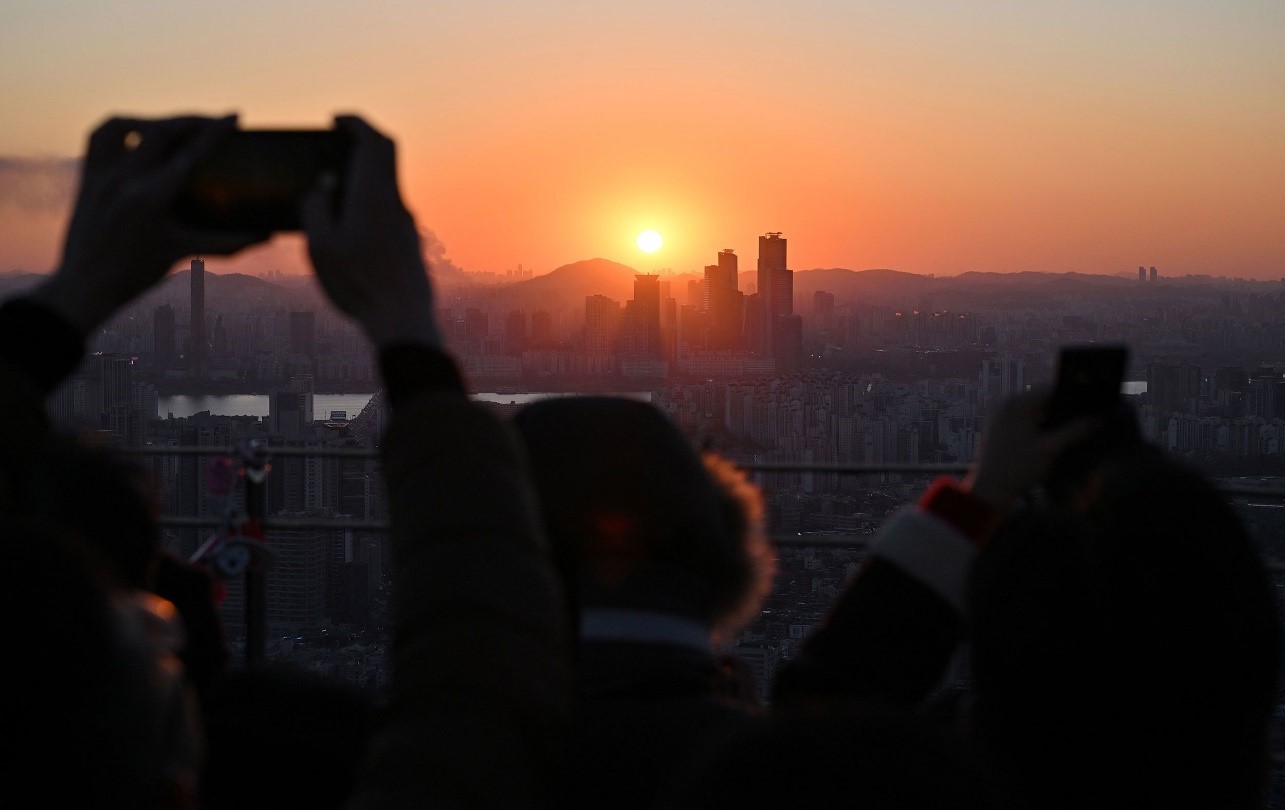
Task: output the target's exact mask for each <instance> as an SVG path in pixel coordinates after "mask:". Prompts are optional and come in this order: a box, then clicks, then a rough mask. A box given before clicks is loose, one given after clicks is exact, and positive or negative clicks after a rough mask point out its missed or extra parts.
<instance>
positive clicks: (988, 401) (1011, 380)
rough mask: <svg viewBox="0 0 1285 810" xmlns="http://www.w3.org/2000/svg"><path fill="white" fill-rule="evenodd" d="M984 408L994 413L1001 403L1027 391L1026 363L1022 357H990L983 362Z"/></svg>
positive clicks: (982, 389) (982, 391) (982, 386)
mask: <svg viewBox="0 0 1285 810" xmlns="http://www.w3.org/2000/svg"><path fill="white" fill-rule="evenodd" d="M980 382H981V395H982V407H983V408H984V409H985V410H987V411H988V412H991V413H993V409H994V408H995V406H997V405H998V404H999V403H1000V402H1001V401H1003V400H1005V399H1008V398H1009V397H1011V396H1014V395H1016V394H1020V393H1022V392H1023V391H1025V390H1026V361H1025V360H1023V359H1022V358H1020V357H1012V356H1002V357H988V358H986V359H985V360H983V361H982V374H981V381H980Z"/></svg>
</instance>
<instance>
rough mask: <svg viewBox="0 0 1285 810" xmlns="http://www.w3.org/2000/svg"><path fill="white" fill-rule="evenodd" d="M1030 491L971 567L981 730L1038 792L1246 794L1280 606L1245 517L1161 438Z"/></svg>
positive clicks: (1169, 802)
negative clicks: (1056, 498)
mask: <svg viewBox="0 0 1285 810" xmlns="http://www.w3.org/2000/svg"><path fill="white" fill-rule="evenodd" d="M1089 487H1090V490H1091V492H1092V497H1093V500H1092V501H1091V502H1090V503H1089V504H1088V505H1087V506H1086V507H1085V508H1084V509H1082V510H1079V511H1072V510H1070V509H1069V508H1066V507H1064V506H1048V507H1041V508H1032V509H1030V510H1028V511H1026V512H1025V513H1022V514H1020V515H1018V516H1015V517H1014V518H1013V519H1011V520H1010V521H1009V522H1008V523H1007V524H1006V526H1005V527H1003V528H1002V529H1001V531H1000V532H999V533H998V534H997V536H996V537H995V538H994V539H993V540H992V541H991V543H990V544H989V545H988V546H987V548H986V550H985V551H984V552H983V553H982V555H981V556H980V557H979V559H978V562H977V565H976V567H975V571H974V577H973V581H972V583H971V595H970V599H971V615H972V621H973V625H974V627H973V644H972V656H973V666H974V674H975V677H976V694H977V701H976V706H975V708H976V714H975V721H976V726H977V732H978V733H979V735H980V737H981V739H982V741H983V742H984V743H986V744H987V745H988V747H989V748H990V749H991V750H993V751H994V752H995V754H996V756H997V757H998V759H999V760H1000V761H1001V762H1002V763H1004V765H1005V766H1006V767H1007V768H1008V770H1009V771H1010V772H1011V773H1012V774H1013V776H1014V778H1015V781H1016V782H1017V783H1018V784H1019V785H1021V786H1022V787H1023V788H1024V790H1025V792H1026V794H1027V798H1028V799H1031V800H1034V801H1035V803H1036V804H1038V805H1041V806H1054V805H1061V806H1076V807H1079V806H1103V805H1111V806H1143V805H1146V806H1204V807H1212V806H1232V807H1248V806H1254V805H1256V804H1257V802H1258V799H1259V795H1260V793H1259V791H1260V790H1261V787H1262V784H1263V783H1262V779H1263V777H1264V776H1265V773H1266V771H1265V764H1266V760H1265V754H1266V744H1267V729H1268V723H1269V720H1270V717H1271V710H1272V706H1273V704H1274V702H1275V694H1276V688H1277V676H1278V669H1279V660H1278V659H1279V644H1280V632H1279V619H1278V614H1277V607H1276V604H1275V600H1274V597H1273V593H1272V589H1271V585H1270V582H1269V580H1268V576H1267V573H1266V570H1265V568H1264V566H1263V564H1262V560H1261V559H1260V557H1259V555H1258V552H1257V550H1256V549H1255V548H1254V546H1253V544H1252V543H1251V541H1250V539H1249V537H1248V535H1247V534H1246V532H1245V529H1244V527H1243V526H1242V524H1241V522H1240V521H1239V520H1238V519H1237V517H1236V515H1235V514H1234V513H1233V512H1232V511H1231V509H1230V507H1228V505H1227V504H1226V503H1225V502H1224V501H1223V499H1222V498H1221V497H1220V496H1219V494H1218V493H1217V492H1216V491H1214V490H1213V488H1212V487H1211V486H1210V485H1209V484H1208V483H1207V482H1206V481H1205V480H1203V479H1202V478H1201V477H1200V476H1199V475H1197V474H1195V473H1193V472H1190V471H1188V470H1186V469H1184V468H1181V467H1179V466H1178V465H1176V464H1175V463H1174V462H1173V461H1171V460H1169V459H1166V458H1164V457H1163V456H1161V455H1159V454H1158V453H1152V452H1139V453H1136V454H1134V455H1133V456H1131V457H1118V458H1115V459H1112V460H1109V461H1108V462H1107V463H1105V464H1104V466H1102V467H1101V468H1099V469H1098V471H1097V472H1096V474H1095V475H1094V476H1093V477H1092V480H1091V481H1090V482H1089Z"/></svg>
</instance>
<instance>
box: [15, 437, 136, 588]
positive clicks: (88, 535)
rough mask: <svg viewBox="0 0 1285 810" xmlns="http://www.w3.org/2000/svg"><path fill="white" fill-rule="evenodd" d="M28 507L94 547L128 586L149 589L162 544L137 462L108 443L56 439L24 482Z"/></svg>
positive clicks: (36, 515) (35, 513) (46, 520)
mask: <svg viewBox="0 0 1285 810" xmlns="http://www.w3.org/2000/svg"><path fill="white" fill-rule="evenodd" d="M27 488H28V491H29V493H30V496H29V499H28V503H27V504H26V508H27V509H28V510H29V511H30V512H31V514H32V515H33V516H34V518H35V519H36V520H39V521H40V522H43V523H48V524H51V525H53V526H57V527H58V528H59V530H60V531H63V532H66V533H68V534H69V535H71V536H73V537H75V538H76V539H77V540H79V541H81V542H83V543H85V544H86V545H88V546H90V547H92V548H93V549H95V550H96V551H97V552H98V553H99V554H100V555H102V557H103V558H104V559H105V560H106V561H107V562H108V563H109V564H110V569H109V571H110V573H111V574H112V575H113V577H114V578H115V579H116V580H117V581H118V582H119V584H121V585H123V586H125V587H129V588H148V587H150V585H151V582H150V580H151V575H152V572H153V566H154V564H155V561H156V555H157V553H158V551H159V549H160V542H161V540H160V528H159V526H158V525H157V522H156V514H157V512H158V506H157V502H158V498H157V493H156V492H155V489H154V487H153V485H152V479H151V477H150V476H149V475H148V474H147V472H146V471H145V470H144V469H143V468H142V467H140V466H139V465H137V464H135V463H133V462H131V461H128V460H126V459H124V458H122V457H121V456H120V455H119V454H118V453H117V452H116V451H115V450H113V449H112V448H109V447H96V446H91V445H87V444H84V443H83V442H82V441H80V440H77V439H74V438H61V437H59V438H55V439H52V440H51V442H50V447H49V450H48V452H47V453H46V454H45V457H44V459H43V460H42V463H41V464H40V465H39V466H38V467H37V468H36V470H35V471H34V472H33V473H32V476H31V480H30V481H29V482H28V484H27Z"/></svg>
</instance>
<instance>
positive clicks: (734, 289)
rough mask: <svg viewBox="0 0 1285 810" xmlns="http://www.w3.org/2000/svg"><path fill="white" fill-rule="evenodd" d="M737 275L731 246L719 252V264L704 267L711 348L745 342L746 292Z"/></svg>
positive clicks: (723, 347) (732, 347) (731, 347)
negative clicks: (741, 289)
mask: <svg viewBox="0 0 1285 810" xmlns="http://www.w3.org/2000/svg"><path fill="white" fill-rule="evenodd" d="M782 241H783V240H782ZM738 277H739V271H738V269H737V259H736V254H735V253H733V252H732V250H731V249H730V248H728V249H727V250H723V251H720V252H719V254H718V264H711V265H709V266H707V267H706V268H705V290H706V294H707V296H708V298H707V301H706V310H707V311H708V312H709V344H710V348H712V349H739V348H741V347H742V346H743V345H744V343H743V332H744V317H745V316H744V310H745V295H744V293H742V292H740V290H739V289H738V287H739V281H738Z"/></svg>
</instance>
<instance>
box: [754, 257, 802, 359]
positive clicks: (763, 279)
mask: <svg viewBox="0 0 1285 810" xmlns="http://www.w3.org/2000/svg"><path fill="white" fill-rule="evenodd" d="M758 294H759V298H760V300H761V301H762V305H763V329H762V334H761V336H760V341H761V344H760V346H759V350H760V351H762V352H763V353H764V354H771V353H772V350H773V348H774V347H775V346H776V345H777V344H776V342H775V341H774V339H773V333H774V331H775V329H776V319H777V318H779V317H781V316H783V315H793V314H794V274H793V273H791V272H790V270H789V268H788V267H787V266H786V240H785V239H783V238H781V234H780V233H779V232H771V233H767V234H764V235H763V236H760V237H759V261H758Z"/></svg>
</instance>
